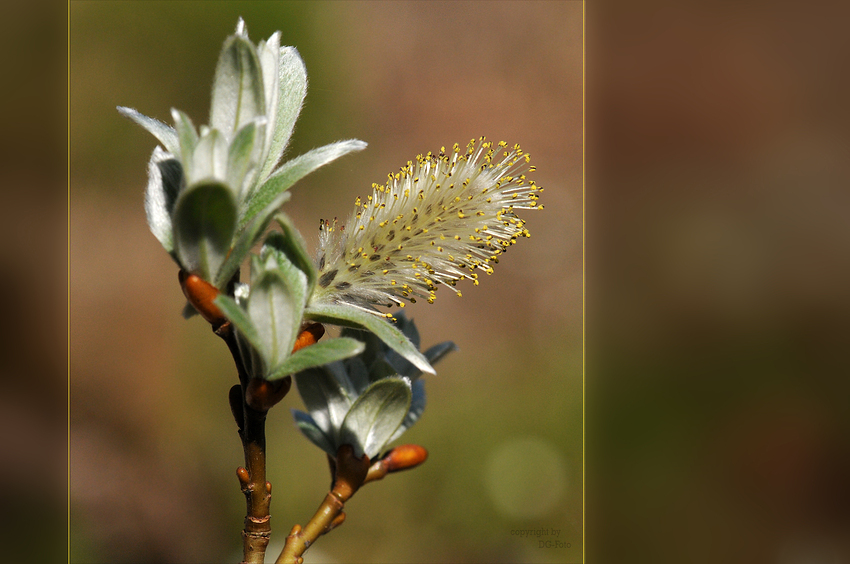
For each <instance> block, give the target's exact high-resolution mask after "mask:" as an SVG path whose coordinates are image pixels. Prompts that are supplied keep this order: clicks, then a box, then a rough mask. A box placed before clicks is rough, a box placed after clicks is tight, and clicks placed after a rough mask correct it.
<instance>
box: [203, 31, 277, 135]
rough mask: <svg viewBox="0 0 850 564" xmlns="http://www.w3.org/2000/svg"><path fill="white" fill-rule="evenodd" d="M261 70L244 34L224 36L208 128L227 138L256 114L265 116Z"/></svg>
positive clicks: (216, 71) (253, 50)
mask: <svg viewBox="0 0 850 564" xmlns="http://www.w3.org/2000/svg"><path fill="white" fill-rule="evenodd" d="M265 110H266V108H265V95H264V93H263V79H262V70H261V68H260V60H259V58H258V57H257V52H256V50H255V49H254V46H253V45H252V44H251V42H250V41H248V38H247V37H246V36H244V35H241V34H237V35H232V36H230V37H228V38H227V40H226V41H225V42H224V47H223V48H222V50H221V55H220V56H219V59H218V65H217V66H216V69H215V79H214V81H213V91H212V107H211V108H210V127H212V128H213V129H218V130H219V131H221V132H222V133H223V134H224V135H225V136H226V137H227V138H228V139H230V138H232V137H233V134H234V132H236V131H237V130H238V129H239V128H241V127H242V126H243V125H245V124H246V123H248V122H250V121H251V120H253V119H254V118H256V117H257V116H261V115H265Z"/></svg>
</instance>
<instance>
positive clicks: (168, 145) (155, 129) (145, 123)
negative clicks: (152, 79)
mask: <svg viewBox="0 0 850 564" xmlns="http://www.w3.org/2000/svg"><path fill="white" fill-rule="evenodd" d="M118 112H120V113H121V115H122V116H124V117H128V118H130V119H131V120H133V121H135V122H136V123H138V124H139V125H141V126H142V127H144V128H145V129H147V130H148V132H149V133H151V134H152V135H153V136H154V137H156V138H157V140H158V141H159V142H160V143H162V146H163V147H165V150H166V151H168V152H169V153H171V154H172V155H178V154H180V145H179V142H178V141H177V132H176V131H174V128H172V127H170V126H168V125H165V124H164V123H162V122H161V121H159V120H158V119H154V118H152V117H148V116H146V115H144V114H140V113H139V112H137V111H136V110H134V109H133V108H126V107H124V106H118Z"/></svg>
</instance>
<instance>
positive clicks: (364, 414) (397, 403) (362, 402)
mask: <svg viewBox="0 0 850 564" xmlns="http://www.w3.org/2000/svg"><path fill="white" fill-rule="evenodd" d="M410 400H411V390H410V381H409V380H407V379H406V378H385V379H383V380H379V381H377V382H375V383H374V384H372V385H371V386H369V388H368V389H367V390H366V391H365V392H364V393H363V395H361V396H360V397H359V398H357V401H355V402H354V404H353V405H352V406H351V409H349V410H348V415H346V416H345V420H344V421H343V422H342V428H341V429H340V437H339V441H338V442H339V444H340V445H344V444H350V445H352V446H353V447H354V454H355V456H363V453H364V452H365V453H366V454H367V455H368V456H369V458H372V457H373V456H375V455H376V454H378V453H379V452H380V451H381V449H382V448H383V447H384V445H386V444H387V443H388V442H389V440H390V438H391V437H392V436H393V435H394V434H395V432H396V429H398V427H399V425H401V422H402V421H403V420H404V417H405V415H407V411H408V409H409V408H410Z"/></svg>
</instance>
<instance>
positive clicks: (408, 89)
mask: <svg viewBox="0 0 850 564" xmlns="http://www.w3.org/2000/svg"><path fill="white" fill-rule="evenodd" d="M581 8H582V6H581V4H580V3H557V2H555V3H553V2H525V3H522V4H518V3H513V2H506V3H499V2H496V3H487V4H485V3H478V2H448V3H421V2H411V3H408V2H399V3H386V2H363V3H361V2H352V3H336V2H323V3H301V2H257V3H253V2H239V3H213V2H179V3H162V2H119V3H113V2H109V3H102V2H74V3H72V4H71V7H70V17H71V25H70V65H71V74H70V92H71V94H70V112H71V114H70V127H71V154H70V167H71V217H70V221H71V257H70V260H71V465H70V466H71V559H72V561H73V562H80V563H83V562H114V563H119V562H223V561H238V559H239V554H240V546H241V539H240V536H239V533H240V530H241V528H242V524H241V523H242V519H243V518H244V512H245V507H244V505H245V502H244V497H243V495H242V494H241V492H240V491H239V487H238V482H237V480H236V478H235V472H234V471H235V469H236V467H237V466H238V465H240V464H243V462H242V453H241V447H240V443H239V440H238V437H237V435H236V428H235V425H234V423H233V421H232V417H231V416H230V413H229V408H228V406H227V401H226V397H227V390H228V389H229V387H230V386H231V385H233V383H234V382H235V381H236V377H235V373H234V369H233V366H232V360H230V359H229V355H228V353H227V350H226V348H225V347H224V346H223V344H222V343H221V342H220V340H219V339H218V338H216V337H215V336H214V335H212V333H211V331H210V330H209V327H208V325H207V324H206V323H204V322H203V321H201V320H199V319H192V320H189V321H185V320H183V319H182V318H181V317H180V310H181V308H182V305H183V302H184V300H183V298H182V295H181V292H180V289H179V287H178V285H177V276H176V268H175V265H174V264H173V262H172V261H171V259H170V258H169V257H168V256H167V255H166V253H165V252H164V251H163V250H162V248H161V247H160V245H159V243H158V242H157V241H156V239H155V238H154V237H153V236H152V235H151V234H150V232H149V231H148V228H147V225H146V223H145V216H144V210H143V206H142V201H143V190H144V186H145V184H146V181H147V180H146V165H147V161H148V159H149V157H150V153H151V151H152V150H153V148H154V146H155V144H156V141H155V139H154V138H153V137H152V136H150V135H149V134H148V133H147V132H145V131H143V130H142V129H140V128H139V127H137V126H136V125H134V124H133V123H131V122H130V121H128V120H125V119H123V118H121V116H119V115H118V113H117V112H116V110H115V106H117V105H127V106H131V107H134V108H136V109H138V110H139V111H141V112H142V113H145V114H147V115H151V116H154V117H157V118H160V119H162V120H163V121H166V122H169V123H170V122H171V119H170V113H169V110H170V108H171V107H176V108H180V109H181V110H184V111H185V112H187V113H188V114H189V115H190V116H192V118H193V120H194V121H195V123H197V124H201V123H206V121H207V115H208V112H209V96H210V85H211V81H212V76H213V72H214V69H215V64H216V60H217V57H218V52H219V50H220V48H221V44H222V42H223V41H224V39H225V37H226V36H228V35H230V34H231V33H233V29H234V27H235V25H236V20H237V17H238V16H240V15H241V16H242V17H243V18H244V19H245V21H246V23H247V26H248V31H249V34H250V37H251V39H252V40H254V41H255V42H256V41H258V40H260V39H265V38H267V37H268V36H269V35H270V34H271V33H272V32H274V31H275V30H278V29H279V30H281V31H282V40H281V41H282V43H283V44H287V45H294V46H296V47H297V48H298V50H299V51H300V53H301V55H302V57H303V58H304V61H305V63H306V66H307V72H308V76H309V80H310V84H309V89H308V95H307V100H306V105H305V107H304V110H303V113H302V117H301V119H300V120H299V122H298V124H297V126H296V131H295V134H294V138H293V143H292V145H291V147H290V149H289V151H288V156H289V157H290V158H291V157H294V156H297V155H299V154H301V153H303V152H305V151H307V150H309V149H310V148H313V147H317V146H321V145H323V144H326V143H330V142H332V141H335V140H338V139H346V138H359V139H363V140H365V141H367V142H368V143H369V147H368V149H367V150H366V151H364V152H362V153H360V154H356V155H350V156H348V157H345V158H343V159H342V160H340V161H338V162H336V163H334V164H332V165H330V166H328V167H327V168H326V169H323V170H320V171H318V172H316V173H314V174H313V175H311V176H309V177H308V178H306V179H304V180H303V181H302V182H299V184H297V185H296V187H295V188H294V189H293V191H292V193H293V198H292V201H291V202H290V203H289V204H287V206H286V211H287V213H288V214H289V215H290V216H291V217H292V218H293V219H294V221H295V223H296V224H297V225H298V227H299V228H300V230H301V231H302V233H303V234H304V236H305V238H306V239H307V242H308V245H309V246H311V247H314V246H315V243H316V241H317V226H318V220H319V218H328V217H334V216H340V217H341V218H345V217H347V215H348V213H349V211H350V210H351V206H352V204H353V201H354V199H355V197H356V196H363V195H366V193H367V192H368V191H370V190H371V188H370V186H371V183H372V182H381V181H383V179H385V178H386V175H387V173H389V172H391V171H395V170H397V169H398V168H399V167H401V166H402V165H404V164H405V163H406V162H407V161H408V160H410V159H412V158H413V157H414V156H415V155H416V154H417V153H424V152H427V151H438V150H439V149H440V147H441V146H447V147H450V146H451V145H452V144H453V143H454V142H460V143H461V144H465V143H466V142H468V141H469V140H470V139H471V138H473V137H476V138H477V137H479V136H481V135H486V136H487V137H488V138H489V139H492V140H495V141H498V140H501V139H504V140H506V141H508V142H509V143H511V144H513V143H520V144H521V145H522V147H523V149H524V150H526V151H529V152H530V153H531V155H532V162H533V164H536V165H537V167H538V172H537V173H536V174H535V176H536V178H537V182H538V183H539V184H540V185H542V186H543V187H544V188H545V189H546V191H545V192H544V194H543V196H544V203H545V205H546V209H545V211H543V212H533V213H527V214H524V216H525V217H526V218H527V219H528V227H529V229H530V231H531V233H532V238H531V239H529V240H522V241H521V242H520V243H519V244H518V245H516V247H514V248H512V249H511V251H510V252H509V253H507V255H506V256H505V257H504V259H502V260H501V261H500V264H499V265H498V266H497V267H496V274H495V275H494V276H493V277H487V278H486V279H485V280H482V282H481V285H480V286H478V287H472V286H469V287H462V288H460V289H461V290H462V291H463V294H464V296H463V298H456V297H455V296H453V295H452V294H451V293H447V294H445V295H443V294H442V293H440V298H439V299H438V300H437V302H436V304H434V305H433V306H429V305H428V304H425V303H421V304H417V305H416V306H413V307H408V308H406V311H407V313H408V314H409V315H411V316H412V317H413V318H414V319H415V320H416V321H417V324H418V326H419V329H420V332H421V334H422V337H423V344H424V345H425V346H429V345H431V344H434V343H436V342H439V341H442V340H447V339H451V340H454V341H455V342H456V343H457V344H458V346H459V347H460V352H458V353H456V354H454V355H452V356H451V357H449V358H448V359H446V360H445V361H444V362H442V363H441V364H440V365H439V366H438V371H439V374H438V375H437V376H436V377H433V378H429V381H428V383H427V391H428V394H429V405H428V409H427V410H426V412H425V415H424V417H423V418H422V420H421V421H420V422H419V423H418V424H417V425H416V426H415V427H414V428H413V429H412V430H411V431H410V432H409V433H408V434H406V435H405V437H404V438H403V441H405V442H416V443H420V444H422V445H423V446H425V447H426V448H427V449H428V450H429V451H430V458H429V460H428V462H427V463H426V464H425V465H424V466H423V467H422V468H420V469H417V470H416V471H415V472H409V473H404V474H399V475H397V476H391V477H390V479H387V480H385V481H383V482H381V483H379V484H376V485H372V486H369V487H368V488H365V489H364V490H362V491H361V492H360V493H359V494H358V495H357V496H356V497H355V498H354V500H353V501H352V503H350V504H348V506H347V513H348V519H347V522H346V524H345V526H344V527H342V528H341V529H339V530H338V531H335V532H334V533H333V534H331V535H329V536H327V537H325V538H323V539H322V540H321V541H320V542H319V543H317V545H316V547H315V548H314V549H311V550H310V551H309V552H308V553H307V562H311V561H312V562H322V561H327V562H433V561H451V562H492V561H496V560H498V561H510V562H563V561H571V562H573V561H575V562H577V561H580V559H581V551H582V501H583V500H582V364H581V360H582V356H581V351H582V348H581V347H582V325H581V322H582V317H581V311H582V309H581V308H582V301H581V296H582V288H581V257H582V254H581V228H582V223H581V221H582V220H581V217H582V216H581V210H582V192H581V178H582V145H581V143H582V137H581V133H582V131H581V124H582V105H581V101H582V89H581V88H582V61H581V55H582V10H581ZM293 407H295V408H300V407H301V402H300V398H298V395H297V394H296V393H293V394H291V395H290V396H289V397H288V398H287V399H286V400H285V401H284V402H283V403H282V404H281V407H279V408H278V409H276V410H275V411H273V412H272V414H271V415H270V418H269V428H268V450H269V457H270V458H269V479H270V481H271V482H272V484H273V485H274V494H275V495H274V499H273V502H272V527H273V531H274V533H273V544H274V543H275V542H282V540H283V538H284V537H285V535H286V534H287V532H288V530H289V529H290V528H291V526H292V525H293V524H294V523H302V524H303V523H304V522H305V521H306V520H307V519H308V518H309V517H310V516H311V515H312V513H313V512H314V511H315V509H316V507H317V506H318V504H319V503H320V502H321V500H322V498H323V497H324V495H325V493H326V491H327V487H328V483H329V475H328V473H327V469H326V467H327V463H326V461H325V457H324V454H323V453H321V452H320V451H319V450H318V449H316V448H315V447H313V446H312V445H311V444H310V443H309V442H308V441H307V440H306V439H305V438H303V437H302V436H301V435H300V433H299V432H298V431H297V429H296V427H295V425H294V423H293V421H292V418H291V415H290V413H289V409H290V408H293ZM542 528H545V529H547V530H550V529H558V530H560V536H559V537H558V539H557V540H560V541H561V542H565V543H570V548H569V549H566V548H562V549H540V548H539V546H538V540H539V539H537V538H520V537H519V536H517V535H516V534H512V531H515V530H517V529H542ZM549 538H551V537H549ZM544 540H545V539H544ZM277 552H279V549H278V551H275V552H274V556H276V555H277Z"/></svg>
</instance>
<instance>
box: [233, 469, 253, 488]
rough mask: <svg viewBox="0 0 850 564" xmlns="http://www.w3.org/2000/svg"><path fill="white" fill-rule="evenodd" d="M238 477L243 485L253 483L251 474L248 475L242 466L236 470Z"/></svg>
mask: <svg viewBox="0 0 850 564" xmlns="http://www.w3.org/2000/svg"><path fill="white" fill-rule="evenodd" d="M236 477H237V478H239V481H240V482H242V484H243V485H247V484H248V482H250V481H251V476H250V474H248V471H247V470H246V469H245V468H243V467H241V466H240V467H239V468H237V469H236Z"/></svg>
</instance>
